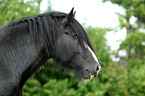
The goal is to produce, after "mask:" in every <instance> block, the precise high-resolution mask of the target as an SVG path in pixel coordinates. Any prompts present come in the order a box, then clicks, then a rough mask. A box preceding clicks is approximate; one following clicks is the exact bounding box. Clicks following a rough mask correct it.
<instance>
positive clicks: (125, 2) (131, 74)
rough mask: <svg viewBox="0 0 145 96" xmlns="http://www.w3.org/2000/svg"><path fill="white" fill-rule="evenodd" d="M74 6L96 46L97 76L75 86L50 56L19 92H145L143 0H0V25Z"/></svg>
mask: <svg viewBox="0 0 145 96" xmlns="http://www.w3.org/2000/svg"><path fill="white" fill-rule="evenodd" d="M72 7H75V11H76V19H77V20H78V21H79V22H80V23H81V24H82V25H83V27H84V28H85V29H86V31H87V33H88V35H89V37H90V39H91V42H92V44H93V46H94V48H95V50H96V55H97V57H98V59H99V61H100V63H101V66H102V70H101V71H100V73H99V76H98V77H97V78H94V79H93V80H91V81H83V82H82V84H78V83H77V79H76V78H75V76H74V74H73V72H72V71H69V72H67V73H64V71H63V69H61V68H58V67H57V66H54V64H53V60H52V59H50V60H48V61H47V62H46V64H44V66H42V67H41V68H40V69H39V70H38V71H37V72H36V73H35V74H34V75H33V76H32V77H31V78H30V79H29V80H28V81H27V82H26V84H25V86H24V88H23V96H145V0H0V26H4V25H6V24H8V23H9V22H10V21H12V20H17V19H20V18H22V17H24V16H35V15H36V14H39V13H44V12H50V11H61V12H65V13H69V11H70V10H71V8H72Z"/></svg>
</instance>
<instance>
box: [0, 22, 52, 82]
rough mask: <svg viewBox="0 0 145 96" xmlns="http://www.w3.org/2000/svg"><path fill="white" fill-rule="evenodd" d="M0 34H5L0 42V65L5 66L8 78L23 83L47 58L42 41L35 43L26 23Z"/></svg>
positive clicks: (7, 28)
mask: <svg viewBox="0 0 145 96" xmlns="http://www.w3.org/2000/svg"><path fill="white" fill-rule="evenodd" d="M0 33H4V34H5V35H3V39H1V40H0V65H2V66H5V70H7V72H6V74H7V76H8V77H9V78H16V79H18V81H20V80H23V82H25V81H26V80H27V79H28V78H29V77H30V76H31V75H32V74H33V73H34V72H35V71H36V70H37V69H38V68H39V67H40V66H41V65H42V64H43V63H44V62H45V61H46V60H47V59H48V58H49V57H47V58H46V54H45V51H44V43H43V39H41V38H40V40H39V41H38V42H35V40H34V39H33V38H32V35H31V34H30V32H29V26H28V23H24V24H19V25H15V26H12V27H6V28H5V29H4V30H3V32H0ZM1 78H2V77H1Z"/></svg>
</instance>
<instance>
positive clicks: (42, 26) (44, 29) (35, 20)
mask: <svg viewBox="0 0 145 96" xmlns="http://www.w3.org/2000/svg"><path fill="white" fill-rule="evenodd" d="M67 16H68V14H66V13H62V12H48V13H45V14H39V15H36V16H34V17H23V18H21V19H19V20H16V21H12V22H10V23H9V24H8V25H6V26H4V27H2V28H0V30H2V29H8V28H9V27H13V26H15V25H19V24H23V23H24V22H27V23H28V26H29V31H30V34H32V36H33V37H34V39H35V40H39V37H40V35H42V36H43V39H44V40H45V45H46V46H45V50H46V52H47V54H50V51H49V50H51V52H52V53H51V54H52V55H53V46H54V43H55V40H56V34H57V33H56V32H57V31H58V30H57V28H58V27H59V25H61V24H60V21H61V20H63V18H65V17H67ZM67 25H68V26H70V27H69V28H70V30H72V32H74V33H75V34H76V36H77V37H78V40H79V43H80V45H81V46H82V48H85V45H84V43H85V44H87V45H88V46H89V47H90V48H91V49H92V50H93V51H94V48H93V46H92V44H91V42H90V40H89V38H88V35H87V33H86V32H85V30H84V28H83V27H82V26H81V25H80V23H79V22H78V21H77V20H76V19H74V18H73V19H72V20H71V21H70V22H68V24H67Z"/></svg>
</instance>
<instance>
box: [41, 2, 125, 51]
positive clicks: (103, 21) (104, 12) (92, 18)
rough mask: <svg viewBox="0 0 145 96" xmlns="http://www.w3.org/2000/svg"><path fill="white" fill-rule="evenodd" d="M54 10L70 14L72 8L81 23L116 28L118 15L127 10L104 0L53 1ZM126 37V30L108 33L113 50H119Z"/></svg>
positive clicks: (109, 43)
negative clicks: (103, 0)
mask: <svg viewBox="0 0 145 96" xmlns="http://www.w3.org/2000/svg"><path fill="white" fill-rule="evenodd" d="M47 2H48V0H43V1H42V3H41V10H42V12H43V11H45V10H46V9H47V6H48V4H47ZM51 3H52V9H53V10H55V11H60V12H65V13H69V12H70V10H71V9H72V7H74V10H75V11H76V16H75V18H76V19H77V20H78V21H79V22H80V23H81V24H83V23H85V24H87V26H89V25H91V26H92V27H101V28H115V27H118V26H119V21H118V16H117V15H116V13H121V14H125V13H124V12H125V10H124V9H123V8H122V7H119V6H118V5H115V4H112V3H111V2H105V3H103V2H102V0H51ZM125 37H126V30H125V29H122V30H119V31H118V32H113V31H112V32H108V33H107V34H106V38H107V40H108V45H110V46H111V49H112V50H117V49H118V48H119V44H120V42H118V41H121V40H124V39H125Z"/></svg>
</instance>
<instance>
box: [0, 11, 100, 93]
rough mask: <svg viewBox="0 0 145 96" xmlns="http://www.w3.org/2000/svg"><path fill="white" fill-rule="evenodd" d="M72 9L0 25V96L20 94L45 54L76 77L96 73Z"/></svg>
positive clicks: (95, 61)
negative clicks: (70, 70)
mask: <svg viewBox="0 0 145 96" xmlns="http://www.w3.org/2000/svg"><path fill="white" fill-rule="evenodd" d="M74 13H75V12H73V9H72V10H71V12H70V13H69V14H66V13H62V12H50V13H45V14H39V15H37V16H34V17H24V18H22V19H20V20H18V21H14V22H11V23H9V24H8V25H6V26H5V27H2V28H0V96H21V95H22V88H23V85H24V84H25V82H26V81H27V79H28V78H29V77H30V76H31V75H32V74H33V73H35V72H36V70H37V69H38V68H39V67H40V66H41V65H42V64H44V62H45V61H46V60H47V59H49V58H53V60H54V61H55V62H57V63H58V64H60V65H62V66H66V67H69V68H72V69H74V72H75V74H76V75H77V76H78V78H84V79H92V78H93V77H95V76H97V74H98V72H99V71H100V69H101V67H100V64H99V62H98V59H97V57H96V56H95V54H94V52H93V51H94V49H93V46H92V45H91V43H90V40H89V38H88V36H87V34H86V32H85V30H84V29H83V28H82V26H81V25H80V24H79V22H78V21H77V20H75V19H74V15H75V14H74Z"/></svg>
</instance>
